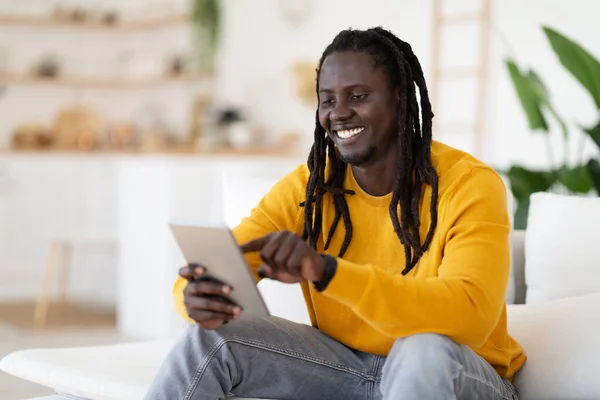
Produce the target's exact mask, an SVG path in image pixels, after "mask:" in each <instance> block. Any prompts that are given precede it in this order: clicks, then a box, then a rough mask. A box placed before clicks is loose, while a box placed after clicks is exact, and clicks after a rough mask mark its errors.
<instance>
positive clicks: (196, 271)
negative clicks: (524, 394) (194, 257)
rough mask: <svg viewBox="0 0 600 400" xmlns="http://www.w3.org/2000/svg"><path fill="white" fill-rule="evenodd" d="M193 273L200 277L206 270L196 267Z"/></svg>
mask: <svg viewBox="0 0 600 400" xmlns="http://www.w3.org/2000/svg"><path fill="white" fill-rule="evenodd" d="M194 272H195V273H196V274H198V275H202V274H203V273H205V272H206V269H204V268H202V267H198V268H196V269H195V270H194Z"/></svg>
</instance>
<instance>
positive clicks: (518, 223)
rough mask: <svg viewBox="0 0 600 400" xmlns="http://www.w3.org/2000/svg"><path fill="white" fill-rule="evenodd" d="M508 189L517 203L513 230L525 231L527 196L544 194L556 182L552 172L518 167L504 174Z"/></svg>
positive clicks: (555, 175) (527, 211) (527, 209)
mask: <svg viewBox="0 0 600 400" xmlns="http://www.w3.org/2000/svg"><path fill="white" fill-rule="evenodd" d="M506 176H507V177H508V181H509V183H510V189H511V191H512V194H513V196H514V197H515V200H516V202H517V209H516V212H515V220H514V227H515V229H525V228H526V226H527V215H528V214H529V196H531V195H532V194H533V193H536V192H545V191H547V190H548V189H550V187H551V186H552V185H553V184H554V183H555V182H556V179H557V174H556V173H555V172H554V171H533V170H529V169H527V168H523V167H520V166H513V167H511V168H510V169H509V170H508V172H507V173H506Z"/></svg>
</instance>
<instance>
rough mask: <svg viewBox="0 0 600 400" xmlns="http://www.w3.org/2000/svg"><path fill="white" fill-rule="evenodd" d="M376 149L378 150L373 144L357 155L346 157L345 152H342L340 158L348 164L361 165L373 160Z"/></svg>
mask: <svg viewBox="0 0 600 400" xmlns="http://www.w3.org/2000/svg"><path fill="white" fill-rule="evenodd" d="M376 151H377V149H376V148H375V146H371V147H369V148H368V149H367V151H365V152H364V153H363V154H357V155H353V156H350V157H345V156H344V155H343V154H340V158H341V159H342V161H343V162H345V163H346V164H349V165H353V166H356V167H357V166H359V165H362V164H366V163H368V162H369V161H371V159H372V158H373V156H374V155H375V153H376Z"/></svg>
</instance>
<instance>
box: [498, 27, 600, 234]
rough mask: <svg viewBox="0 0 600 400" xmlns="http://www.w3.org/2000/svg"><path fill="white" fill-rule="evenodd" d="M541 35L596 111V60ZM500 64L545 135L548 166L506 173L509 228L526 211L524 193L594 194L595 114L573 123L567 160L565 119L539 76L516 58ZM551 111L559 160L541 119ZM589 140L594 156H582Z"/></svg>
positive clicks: (599, 80) (598, 140) (553, 35)
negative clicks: (574, 137) (574, 141)
mask: <svg viewBox="0 0 600 400" xmlns="http://www.w3.org/2000/svg"><path fill="white" fill-rule="evenodd" d="M543 29H544V33H545V34H546V38H547V39H548V41H549V42H550V45H551V46H552V49H553V50H554V53H555V54H556V55H557V57H558V59H559V61H560V62H561V64H562V65H563V67H564V68H565V69H566V70H567V71H568V72H569V73H571V75H573V77H574V78H575V79H576V80H577V81H579V83H580V84H581V85H582V86H583V88H584V89H585V90H586V91H587V92H588V93H589V94H590V96H591V98H592V100H593V101H594V104H595V106H596V109H597V110H598V111H600V62H598V60H597V59H596V58H595V57H594V56H593V55H592V54H590V53H589V52H588V51H587V50H585V49H584V48H583V47H581V46H580V45H579V44H577V43H575V42H574V41H572V40H571V39H569V38H567V37H565V36H563V35H562V34H560V33H559V32H557V31H556V30H554V29H552V28H549V27H544V28H543ZM506 66H507V68H508V71H509V73H510V76H511V78H512V82H513V84H514V87H515V90H516V93H517V95H518V98H519V100H520V102H521V105H522V106H523V110H524V112H525V115H526V116H527V120H528V122H529V128H530V129H531V130H532V131H539V132H542V133H544V134H545V135H546V139H547V140H548V161H549V164H550V166H549V168H548V169H546V170H531V169H528V168H525V167H523V166H520V165H513V166H512V167H511V168H510V169H509V170H508V172H507V173H506V174H507V176H508V179H509V181H510V188H511V190H512V193H513V195H514V197H515V199H516V201H517V210H516V213H515V228H516V229H525V228H526V224H527V216H528V211H529V198H530V195H531V194H533V193H535V192H546V191H558V192H568V193H571V194H584V195H591V194H594V192H595V194H596V195H600V119H599V120H598V121H596V122H595V124H594V125H593V126H591V127H585V126H582V125H579V124H578V126H577V129H576V131H577V134H578V135H579V143H580V144H579V148H578V151H577V155H576V159H575V160H573V159H572V157H571V155H572V154H571V152H570V151H569V137H570V135H571V134H572V132H573V131H571V132H570V131H569V125H568V124H567V123H566V122H565V120H564V119H563V118H562V117H561V116H560V115H559V114H558V112H557V111H556V109H555V108H554V106H553V104H552V102H551V99H550V94H549V91H548V89H547V88H546V86H545V85H544V83H543V82H542V80H541V78H540V76H539V75H538V74H537V73H535V72H534V71H533V70H531V69H529V70H527V71H525V70H523V69H520V68H519V66H518V65H517V63H516V62H515V61H514V60H512V59H508V60H507V61H506ZM548 116H551V117H552V119H554V120H555V121H556V123H557V125H558V126H559V127H560V129H561V131H562V136H563V140H564V145H563V150H564V154H563V156H562V160H560V161H558V160H556V159H554V155H553V153H552V147H551V143H550V133H551V132H550V129H549V125H548V123H547V121H546V119H547V117H548ZM590 139H591V142H594V143H595V144H596V146H597V147H598V152H597V153H596V156H595V158H591V159H589V160H587V161H586V160H584V159H583V150H584V146H585V143H586V142H590Z"/></svg>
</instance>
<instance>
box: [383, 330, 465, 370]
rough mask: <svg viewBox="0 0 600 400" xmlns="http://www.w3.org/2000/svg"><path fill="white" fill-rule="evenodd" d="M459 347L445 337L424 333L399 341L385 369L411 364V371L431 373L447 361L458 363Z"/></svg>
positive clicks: (393, 347) (395, 344) (389, 356)
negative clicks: (419, 370)
mask: <svg viewBox="0 0 600 400" xmlns="http://www.w3.org/2000/svg"><path fill="white" fill-rule="evenodd" d="M459 355H460V348H459V345H458V344H456V343H455V342H453V341H452V340H451V339H450V338H448V337H447V336H444V335H437V334H433V333H422V334H417V335H412V336H408V337H405V338H401V339H397V340H396V342H395V343H394V346H392V350H391V351H390V354H389V355H388V359H387V362H386V365H385V367H387V368H384V370H385V369H388V370H389V368H392V367H393V366H395V365H398V366H399V364H404V363H410V364H411V369H426V370H428V371H431V370H432V369H435V368H436V366H440V365H441V364H443V363H444V362H445V361H456V360H457V358H458V357H459Z"/></svg>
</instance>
